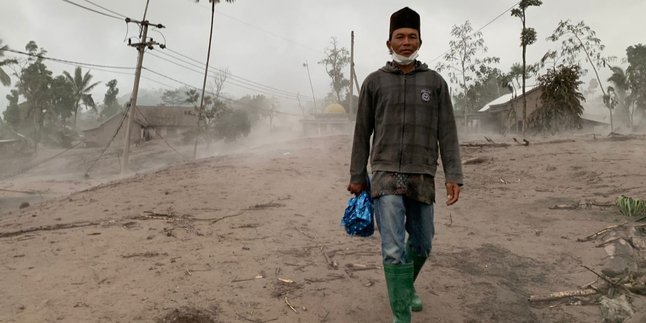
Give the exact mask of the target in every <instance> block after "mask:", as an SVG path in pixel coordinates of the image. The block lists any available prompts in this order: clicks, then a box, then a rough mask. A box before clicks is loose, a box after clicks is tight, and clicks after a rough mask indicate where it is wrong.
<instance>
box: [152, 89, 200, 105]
mask: <svg viewBox="0 0 646 323" xmlns="http://www.w3.org/2000/svg"><path fill="white" fill-rule="evenodd" d="M195 95H197V98H196V97H195ZM198 98H199V94H197V91H196V90H194V89H189V88H188V87H183V88H177V89H174V90H164V92H163V93H162V97H161V100H162V102H163V103H164V104H168V105H185V104H187V103H193V104H195V103H197V99H198Z"/></svg>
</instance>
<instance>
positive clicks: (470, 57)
mask: <svg viewBox="0 0 646 323" xmlns="http://www.w3.org/2000/svg"><path fill="white" fill-rule="evenodd" d="M451 36H452V37H453V39H452V40H451V41H449V51H448V52H447V53H446V54H445V55H444V56H443V59H444V61H443V62H440V63H439V64H438V65H437V67H436V69H437V70H438V71H439V72H441V71H444V70H447V71H448V75H449V80H450V81H451V82H452V83H456V84H458V85H459V86H460V88H461V92H460V93H458V94H457V95H456V96H459V95H463V96H465V97H466V98H467V99H466V100H465V104H462V105H461V106H462V109H463V112H464V125H465V127H466V126H467V122H468V119H467V118H468V114H469V111H470V110H472V107H473V105H474V103H473V102H471V100H469V99H468V96H467V92H468V90H469V87H470V86H471V85H473V84H474V83H475V82H476V81H477V79H478V78H481V77H482V76H483V75H482V71H483V70H484V71H486V70H487V69H488V67H489V66H490V65H492V64H495V63H498V62H500V58H498V57H484V58H477V56H479V55H482V54H485V53H486V52H487V46H485V41H484V38H483V37H482V33H481V32H474V31H473V27H471V22H469V21H468V20H467V21H466V22H465V23H464V24H463V25H460V26H456V25H454V26H453V28H452V29H451ZM456 106H457V105H456Z"/></svg>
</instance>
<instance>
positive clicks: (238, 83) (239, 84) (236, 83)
mask: <svg viewBox="0 0 646 323" xmlns="http://www.w3.org/2000/svg"><path fill="white" fill-rule="evenodd" d="M149 54H150V55H151V56H154V57H157V58H159V59H161V60H164V61H167V62H169V63H171V64H174V65H177V66H179V67H182V68H184V69H187V70H189V71H192V72H194V73H196V74H203V73H202V71H198V70H195V69H192V68H190V67H187V66H185V65H182V64H179V63H177V62H173V61H171V60H168V59H166V58H163V57H161V56H158V55H155V54H153V53H149ZM209 70H210V69H209ZM223 73H226V72H223ZM209 75H211V76H214V75H213V73H209ZM229 82H230V83H231V85H234V86H237V87H241V88H244V89H247V90H252V91H257V92H261V93H263V94H268V95H273V96H277V97H281V98H284V99H288V100H296V96H292V95H287V94H283V93H280V92H277V91H272V90H265V89H262V88H258V87H254V86H255V85H254V84H246V83H244V82H241V81H238V80H236V79H231V80H229Z"/></svg>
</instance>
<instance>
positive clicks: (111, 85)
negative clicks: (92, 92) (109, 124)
mask: <svg viewBox="0 0 646 323" xmlns="http://www.w3.org/2000/svg"><path fill="white" fill-rule="evenodd" d="M105 86H106V87H107V88H108V89H107V90H106V91H105V95H103V109H102V110H101V117H102V118H108V117H111V116H113V115H114V114H115V113H117V112H119V108H120V105H119V101H118V99H117V96H118V95H119V88H117V80H116V79H113V80H110V81H109V82H108V83H105Z"/></svg>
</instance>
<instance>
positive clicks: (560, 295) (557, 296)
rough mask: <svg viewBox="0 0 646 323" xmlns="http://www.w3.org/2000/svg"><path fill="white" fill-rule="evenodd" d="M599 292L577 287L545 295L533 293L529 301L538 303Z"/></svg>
mask: <svg viewBox="0 0 646 323" xmlns="http://www.w3.org/2000/svg"><path fill="white" fill-rule="evenodd" d="M597 293H598V292H597V291H596V290H594V289H592V288H589V289H577V290H568V291H563V292H556V293H551V294H548V295H545V296H537V295H531V296H529V301H530V302H534V303H538V302H549V301H556V300H559V299H563V298H568V297H584V296H592V295H595V294H597Z"/></svg>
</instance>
